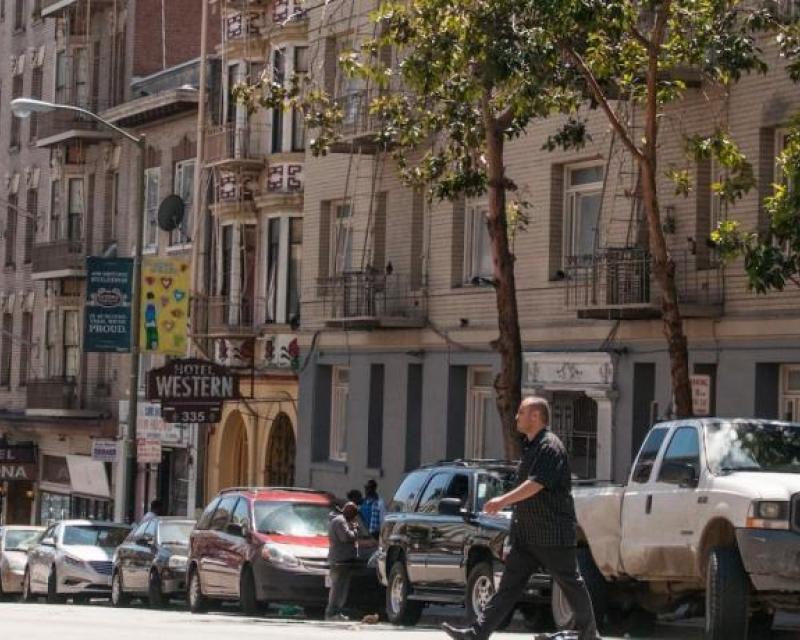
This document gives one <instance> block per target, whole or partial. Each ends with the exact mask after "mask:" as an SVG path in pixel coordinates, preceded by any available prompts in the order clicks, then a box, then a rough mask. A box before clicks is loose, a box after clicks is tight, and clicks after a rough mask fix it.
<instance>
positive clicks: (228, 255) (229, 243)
mask: <svg viewBox="0 0 800 640" xmlns="http://www.w3.org/2000/svg"><path fill="white" fill-rule="evenodd" d="M220 249H221V253H222V255H221V256H220V257H221V259H222V265H221V266H222V273H221V276H222V277H221V281H220V290H219V293H220V295H223V296H227V295H229V294H230V292H231V267H232V264H233V225H231V224H228V225H225V226H224V227H222V246H221V247H220Z"/></svg>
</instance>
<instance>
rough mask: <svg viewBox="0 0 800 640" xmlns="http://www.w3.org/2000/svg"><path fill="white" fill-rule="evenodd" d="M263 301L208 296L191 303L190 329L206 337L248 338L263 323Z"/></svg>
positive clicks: (265, 307)
mask: <svg viewBox="0 0 800 640" xmlns="http://www.w3.org/2000/svg"><path fill="white" fill-rule="evenodd" d="M266 310H267V305H266V299H265V298H263V297H254V296H209V297H203V298H195V299H194V300H193V301H192V326H193V327H195V328H196V330H198V329H200V328H201V327H207V328H208V333H209V334H226V335H227V334H230V335H250V334H255V333H257V332H258V327H260V326H262V325H263V324H265V322H267V316H266Z"/></svg>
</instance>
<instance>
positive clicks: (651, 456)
mask: <svg viewBox="0 0 800 640" xmlns="http://www.w3.org/2000/svg"><path fill="white" fill-rule="evenodd" d="M666 437H667V429H654V430H653V431H651V432H650V435H649V436H647V439H646V440H645V441H644V444H643V445H642V450H641V451H640V452H639V457H638V458H637V460H636V466H635V467H634V469H633V474H632V475H631V479H632V480H633V482H636V483H638V484H647V483H648V482H650V474H651V473H652V471H653V466H654V465H655V463H656V458H658V452H659V451H661V445H662V444H664V438H666Z"/></svg>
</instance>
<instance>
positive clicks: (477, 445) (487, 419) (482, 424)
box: [464, 368, 496, 458]
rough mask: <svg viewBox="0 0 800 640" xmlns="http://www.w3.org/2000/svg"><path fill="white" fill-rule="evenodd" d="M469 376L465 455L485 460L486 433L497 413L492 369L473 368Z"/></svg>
mask: <svg viewBox="0 0 800 640" xmlns="http://www.w3.org/2000/svg"><path fill="white" fill-rule="evenodd" d="M468 375H469V386H468V389H467V423H466V434H465V440H464V442H465V448H464V455H465V456H466V457H467V458H483V457H484V456H485V455H486V432H487V431H488V429H489V428H490V425H491V424H492V416H493V415H494V412H495V411H496V409H495V402H494V384H493V380H492V372H491V370H490V369H477V368H471V369H470V370H469V374H468Z"/></svg>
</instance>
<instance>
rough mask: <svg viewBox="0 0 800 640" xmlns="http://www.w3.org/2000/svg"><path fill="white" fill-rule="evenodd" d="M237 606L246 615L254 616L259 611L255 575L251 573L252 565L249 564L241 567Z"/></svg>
mask: <svg viewBox="0 0 800 640" xmlns="http://www.w3.org/2000/svg"><path fill="white" fill-rule="evenodd" d="M239 608H240V609H241V610H242V613H243V614H244V615H246V616H255V615H258V612H259V604H258V598H257V597H256V577H255V575H253V567H251V566H250V565H249V564H247V565H245V566H244V567H242V572H241V574H240V575H239Z"/></svg>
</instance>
